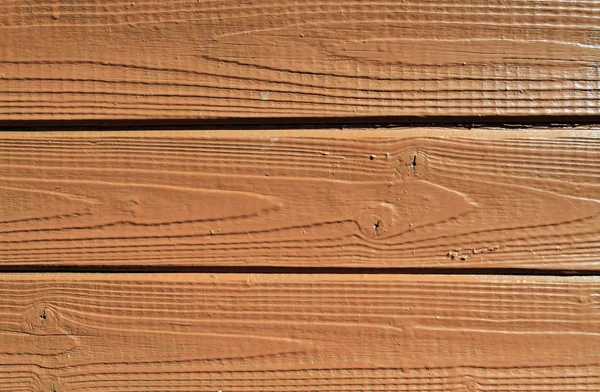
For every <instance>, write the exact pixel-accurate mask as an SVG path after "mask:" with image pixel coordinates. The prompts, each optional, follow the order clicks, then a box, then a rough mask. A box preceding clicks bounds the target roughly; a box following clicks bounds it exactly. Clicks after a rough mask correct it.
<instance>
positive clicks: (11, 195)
mask: <svg viewBox="0 0 600 392" xmlns="http://www.w3.org/2000/svg"><path fill="white" fill-rule="evenodd" d="M598 136H599V135H598V131H597V130H594V129H587V130H586V129H582V128H579V129H568V130H543V129H536V130H531V131H528V130H514V131H508V130H499V129H496V130H493V129H487V130H470V131H460V130H456V131H452V130H441V129H413V130H411V129H399V130H391V131H387V130H376V131H372V130H355V131H342V130H340V131H337V132H331V131H318V130H314V131H281V132H277V131H273V132H264V133H247V132H234V131H231V132H229V131H228V132H121V133H119V132H113V133H94V132H90V133H25V132H24V133H1V134H0V268H1V266H4V267H6V266H17V265H29V266H52V265H63V266H66V265H79V266H81V265H96V266H98V265H107V266H108V265H112V266H115V265H127V266H147V265H160V266H190V265H195V266H275V267H290V266H295V267H341V266H345V267H399V268H404V267H416V268H423V267H425V268H427V267H437V268H462V267H468V268H539V269H561V270H562V269H568V270H582V269H584V270H585V269H588V270H591V269H597V268H598V265H600V242H599V241H600V216H599V213H600V203H598V200H599V199H600V181H599V178H600V142H599V140H600V139H599V138H598Z"/></svg>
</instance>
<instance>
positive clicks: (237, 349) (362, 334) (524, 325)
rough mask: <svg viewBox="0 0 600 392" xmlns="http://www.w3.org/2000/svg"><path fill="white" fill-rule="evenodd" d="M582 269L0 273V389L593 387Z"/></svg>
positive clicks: (598, 333)
mask: <svg viewBox="0 0 600 392" xmlns="http://www.w3.org/2000/svg"><path fill="white" fill-rule="evenodd" d="M599 299H600V281H598V279H596V278H556V277H554V278H550V277H548V278H541V277H538V278H533V277H494V276H481V277H473V276H472V277H468V276H460V277H459V276H426V275H425V276H402V277H401V276H389V275H346V276H339V275H300V276H299V275H271V276H269V275H243V276H242V275H210V276H209V275H196V274H174V275H169V274H167V275H162V274H158V275H154V274H145V275H137V274H126V275H121V274H110V275H104V274H95V275H87V274H83V275H71V274H26V275H22V274H15V275H11V274H8V275H6V274H4V275H0V391H11V392H14V391H58V392H62V391H130V392H132V391H144V392H146V391H166V390H168V391H212V392H216V391H219V390H221V391H409V390H410V391H460V392H474V391H590V392H591V391H597V390H600V302H599Z"/></svg>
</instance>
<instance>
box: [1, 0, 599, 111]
mask: <svg viewBox="0 0 600 392" xmlns="http://www.w3.org/2000/svg"><path fill="white" fill-rule="evenodd" d="M0 36H1V37H2V38H1V39H0V120H64V119H82V120H86V119H99V118H102V119H110V120H115V119H141V118H144V119H170V118H195V119H208V118H250V117H257V118H281V117H306V118H308V117H311V118H312V117H345V118H348V117H354V116H412V115H428V116H480V115H507V116H511V115H524V116H539V115H598V114H600V103H599V99H600V71H599V70H600V68H599V67H598V59H600V5H599V4H598V2H596V1H591V0H570V1H565V0H543V1H542V0H464V1H460V2H456V1H440V0H403V1H399V0H389V1H373V0H361V1H347V0H333V1H320V0H317V1H315V0H277V1H272V0H263V1H255V0H252V1H249V0H241V1H237V0H236V1H225V0H212V1H211V0H202V1H197V0H190V1H171V0H168V1H167V0H154V1H143V0H142V1H117V0H102V1H94V2H89V1H88V2H81V1H78V0H41V1H25V0H2V1H1V2H0Z"/></svg>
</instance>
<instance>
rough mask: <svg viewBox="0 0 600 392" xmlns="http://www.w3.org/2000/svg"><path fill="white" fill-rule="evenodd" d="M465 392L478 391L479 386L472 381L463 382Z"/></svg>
mask: <svg viewBox="0 0 600 392" xmlns="http://www.w3.org/2000/svg"><path fill="white" fill-rule="evenodd" d="M464 390H465V392H477V391H478V390H479V384H477V383H476V382H475V381H473V380H468V381H466V382H465V388H464Z"/></svg>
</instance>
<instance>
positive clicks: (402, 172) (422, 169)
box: [396, 149, 429, 180]
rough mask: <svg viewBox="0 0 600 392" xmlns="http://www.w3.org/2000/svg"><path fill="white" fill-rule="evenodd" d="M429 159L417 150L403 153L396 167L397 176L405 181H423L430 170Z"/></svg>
mask: <svg viewBox="0 0 600 392" xmlns="http://www.w3.org/2000/svg"><path fill="white" fill-rule="evenodd" d="M428 166H429V165H428V162H427V157H426V155H425V154H424V153H423V152H419V151H418V150H416V149H414V150H413V149H411V150H407V151H403V152H402V153H400V154H399V157H398V164H397V166H396V176H397V177H399V178H402V179H403V180H415V179H423V178H425V176H426V174H427V169H428Z"/></svg>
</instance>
